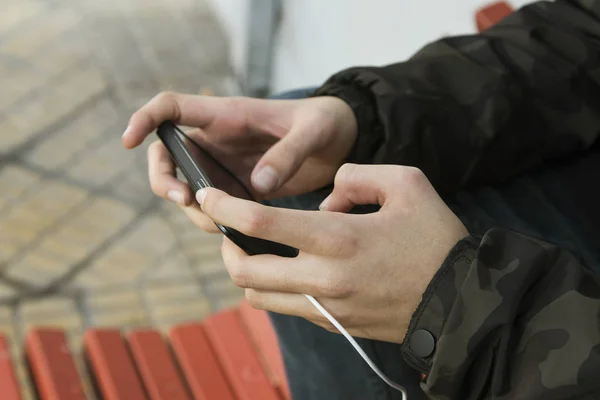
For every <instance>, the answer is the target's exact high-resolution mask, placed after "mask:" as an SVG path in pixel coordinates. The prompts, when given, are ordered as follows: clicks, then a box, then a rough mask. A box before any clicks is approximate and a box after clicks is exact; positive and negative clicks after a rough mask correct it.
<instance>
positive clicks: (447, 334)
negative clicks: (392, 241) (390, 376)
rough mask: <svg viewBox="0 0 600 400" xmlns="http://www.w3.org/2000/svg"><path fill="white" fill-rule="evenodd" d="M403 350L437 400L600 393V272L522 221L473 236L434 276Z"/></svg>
mask: <svg viewBox="0 0 600 400" xmlns="http://www.w3.org/2000/svg"><path fill="white" fill-rule="evenodd" d="M431 336H433V338H434V342H433V343H434V346H435V347H434V348H431V347H430V348H427V346H428V342H427V340H424V339H423V337H425V338H426V339H427V338H431ZM424 342H425V344H424ZM402 350H403V353H404V357H405V359H406V360H407V361H408V362H409V363H410V364H412V365H413V366H414V367H416V368H418V369H419V370H421V371H422V372H423V373H425V374H426V376H427V377H426V378H425V379H424V380H423V382H422V387H423V388H424V390H425V391H426V392H427V393H428V394H429V395H430V397H431V398H432V399H434V400H436V399H443V400H447V399H461V400H470V399H493V400H516V399H528V400H533V399H540V400H541V399H590V400H591V399H598V398H600V380H599V379H598V371H600V277H599V276H598V274H595V273H593V272H592V271H590V270H588V269H586V268H585V267H584V266H582V265H581V264H580V262H579V261H578V260H577V258H575V257H574V256H573V255H572V254H571V253H569V252H567V251H565V250H563V249H561V248H558V247H556V246H553V245H550V244H547V243H544V242H540V241H537V240H534V239H531V238H528V237H526V236H522V235H520V234H517V233H514V232H512V231H506V230H500V229H492V230H490V231H488V232H487V233H486V234H485V235H484V236H483V237H482V238H480V239H476V238H474V237H469V238H467V239H465V240H463V241H461V242H460V243H458V244H457V245H456V246H455V248H454V249H453V250H452V251H451V253H450V255H449V257H448V258H447V259H446V262H445V263H444V265H443V266H442V268H441V269H440V270H439V271H438V273H437V275H436V276H435V278H434V279H433V280H432V282H431V283H430V285H429V288H428V289H427V291H426V292H425V294H424V296H423V301H422V303H421V305H420V306H419V308H418V309H417V311H416V312H415V314H414V316H413V318H412V320H411V325H410V327H409V330H408V333H407V336H406V340H405V341H404V343H403V346H402ZM427 353H430V354H427Z"/></svg>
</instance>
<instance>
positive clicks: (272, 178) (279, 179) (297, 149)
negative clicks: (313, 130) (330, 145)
mask: <svg viewBox="0 0 600 400" xmlns="http://www.w3.org/2000/svg"><path fill="white" fill-rule="evenodd" d="M313 136H314V135H310V133H309V132H307V129H303V128H292V130H291V131H290V132H289V133H288V134H287V135H285V136H284V137H283V138H282V139H281V140H279V141H278V142H277V143H275V144H274V145H273V146H272V147H271V148H270V149H269V150H267V151H266V152H265V154H264V155H263V156H262V157H261V159H260V161H259V162H258V163H257V164H256V167H254V171H253V172H252V177H251V180H252V186H254V188H255V189H256V190H257V191H259V192H260V193H269V192H273V191H275V190H277V189H279V188H280V187H281V186H283V184H284V183H285V182H287V181H288V180H289V179H290V178H291V177H292V176H294V174H295V173H296V172H297V171H298V169H300V166H302V163H303V162H304V161H305V160H306V159H307V158H308V157H309V156H310V154H312V153H313V152H314V151H315V150H316V148H317V147H318V146H319V143H318V142H319V141H318V140H315V138H314V137H313Z"/></svg>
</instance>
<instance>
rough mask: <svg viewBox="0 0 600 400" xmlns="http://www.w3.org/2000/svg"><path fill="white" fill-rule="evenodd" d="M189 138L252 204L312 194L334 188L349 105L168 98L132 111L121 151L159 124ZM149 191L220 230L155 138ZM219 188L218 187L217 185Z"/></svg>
mask: <svg viewBox="0 0 600 400" xmlns="http://www.w3.org/2000/svg"><path fill="white" fill-rule="evenodd" d="M166 120H170V121H173V122H174V123H176V124H180V125H184V126H190V127H195V128H198V129H197V130H195V131H192V132H188V135H189V136H190V137H192V138H193V139H194V140H196V141H198V142H201V143H202V144H203V147H205V148H207V149H209V150H210V151H211V152H212V153H213V155H215V156H216V157H218V159H219V161H220V162H221V163H223V164H224V165H225V166H226V167H227V168H229V169H230V170H231V171H232V172H233V173H235V174H236V175H237V176H238V177H239V178H240V179H241V180H242V181H243V182H244V184H245V185H246V187H247V188H248V189H249V190H250V191H251V192H252V194H253V195H254V197H255V198H256V199H257V200H261V199H267V198H275V197H282V196H291V195H297V194H302V193H307V192H311V191H313V190H315V189H318V188H321V187H323V186H326V185H327V184H330V183H332V182H333V178H334V177H335V174H336V172H337V170H338V168H339V167H340V166H341V165H342V163H343V162H344V160H345V158H346V157H347V155H348V154H349V152H350V150H351V149H352V146H353V145H354V142H355V140H356V136H357V123H356V119H355V117H354V113H353V112H352V109H351V108H350V106H348V104H346V103H345V102H344V101H343V100H341V99H339V98H337V97H329V96H323V97H314V98H308V99H301V100H262V99H253V98H246V97H212V96H194V95H186V94H178V93H170V92H165V93H161V94H159V95H157V96H156V97H154V98H153V99H152V100H150V101H149V102H148V103H147V104H146V105H144V106H143V107H142V108H140V109H139V110H138V111H137V112H136V113H134V114H133V115H132V116H131V118H130V120H129V125H128V127H127V130H126V131H125V134H124V135H123V139H122V142H123V145H124V146H125V147H126V148H129V149H131V148H134V147H136V146H138V145H140V144H141V143H142V142H143V141H144V139H145V138H146V137H147V136H148V135H149V134H151V133H152V132H153V131H154V130H155V129H156V128H157V127H158V125H160V123H162V122H164V121H166ZM148 164H149V177H150V184H151V186H152V190H153V192H154V193H155V194H156V195H158V196H161V197H164V198H167V199H169V200H171V201H175V202H176V203H177V204H178V205H180V206H181V207H182V208H183V210H184V211H185V212H186V214H187V215H188V217H190V218H191V219H192V221H193V222H194V223H195V224H196V225H198V226H200V227H201V228H203V229H204V230H206V231H211V232H216V231H218V230H217V229H216V227H215V225H214V223H213V222H212V221H211V220H210V219H208V217H206V216H205V215H204V214H203V213H202V211H201V209H200V207H199V206H198V204H197V203H196V202H195V200H194V194H193V193H191V190H190V188H189V186H188V185H187V183H184V182H181V181H179V180H178V179H177V178H176V174H175V166H174V164H173V162H172V160H171V158H170V156H169V153H168V151H167V149H166V148H165V147H164V145H163V144H162V142H161V141H160V140H157V141H155V142H154V143H152V145H151V146H150V147H149V149H148ZM214 183H215V185H216V186H219V182H214Z"/></svg>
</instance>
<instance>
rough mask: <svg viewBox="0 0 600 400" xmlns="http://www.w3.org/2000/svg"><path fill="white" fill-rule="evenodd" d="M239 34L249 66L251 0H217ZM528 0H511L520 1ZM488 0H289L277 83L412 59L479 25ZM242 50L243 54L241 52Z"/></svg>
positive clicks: (279, 86) (312, 81) (283, 85)
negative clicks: (442, 40) (428, 46)
mask: <svg viewBox="0 0 600 400" xmlns="http://www.w3.org/2000/svg"><path fill="white" fill-rule="evenodd" d="M210 1H211V2H212V3H213V5H214V6H215V7H216V10H217V13H218V15H219V16H220V17H221V19H222V21H223V23H224V25H225V28H226V30H227V31H228V32H229V33H230V34H231V35H232V36H231V39H232V48H233V52H234V54H233V61H234V65H235V67H236V70H238V71H241V70H243V66H244V63H243V54H244V51H245V49H244V40H245V37H244V32H245V31H243V29H242V27H243V28H245V27H246V26H247V25H246V15H245V14H243V13H245V12H246V11H247V6H248V0H210ZM529 2H530V1H528V0H512V1H511V4H513V6H515V7H518V6H521V5H523V4H526V3H529ZM488 3H489V2H488V1H486V0H370V1H366V0H283V16H282V17H283V20H282V21H281V26H280V30H279V32H278V35H277V38H276V48H275V60H274V68H273V90H274V91H280V90H285V89H290V88H294V87H301V86H307V85H318V84H320V83H322V82H323V81H324V80H325V79H327V77H329V76H330V75H331V74H332V73H334V72H336V71H339V70H340V69H343V68H346V67H350V66H354V65H366V64H368V65H381V64H386V63H390V62H396V61H400V60H403V59H406V58H407V57H409V56H410V55H412V54H413V53H414V52H415V51H417V50H418V49H419V48H421V47H422V46H423V45H425V44H426V43H428V42H430V41H433V40H436V39H437V38H439V37H441V36H444V35H456V34H463V33H472V32H475V30H476V28H475V23H474V12H475V10H476V9H477V8H479V7H481V6H482V5H485V4H488ZM240 57H241V58H240Z"/></svg>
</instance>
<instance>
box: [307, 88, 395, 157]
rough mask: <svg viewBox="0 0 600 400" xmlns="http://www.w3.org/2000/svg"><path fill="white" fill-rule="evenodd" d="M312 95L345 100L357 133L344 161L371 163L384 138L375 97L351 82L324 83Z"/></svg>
mask: <svg viewBox="0 0 600 400" xmlns="http://www.w3.org/2000/svg"><path fill="white" fill-rule="evenodd" d="M313 96H335V97H338V98H340V99H342V100H343V101H345V102H346V103H347V104H348V105H349V106H350V108H352V111H353V112H354V116H355V118H356V122H357V126H358V135H357V138H356V141H355V142H354V146H353V147H352V150H351V151H350V154H349V155H348V157H346V160H345V161H344V162H348V163H355V164H371V163H373V159H374V158H375V155H376V153H377V150H378V149H379V148H380V147H381V146H382V144H383V140H384V134H383V126H382V125H381V123H380V122H379V118H378V115H377V110H376V102H375V99H372V98H371V97H372V95H371V94H370V93H369V92H368V91H366V90H362V89H361V88H360V87H358V86H355V85H352V84H340V83H335V82H328V83H325V84H324V85H323V86H321V87H320V88H318V89H317V90H316V91H315V93H314V94H313Z"/></svg>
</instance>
